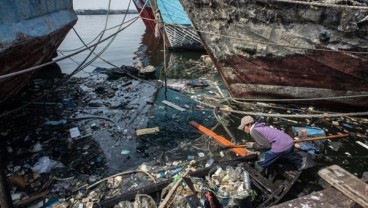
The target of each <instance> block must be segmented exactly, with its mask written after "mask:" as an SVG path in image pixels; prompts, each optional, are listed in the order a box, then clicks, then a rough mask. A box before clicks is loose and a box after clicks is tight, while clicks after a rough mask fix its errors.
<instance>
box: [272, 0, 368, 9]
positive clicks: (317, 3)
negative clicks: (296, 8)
mask: <svg viewBox="0 0 368 208" xmlns="http://www.w3.org/2000/svg"><path fill="white" fill-rule="evenodd" d="M273 1H275V2H284V3H292V4H303V5H312V6H320V7H335V8H343V9H347V8H349V9H359V10H368V7H367V6H350V5H339V4H328V3H319V2H306V1H293V0H273Z"/></svg>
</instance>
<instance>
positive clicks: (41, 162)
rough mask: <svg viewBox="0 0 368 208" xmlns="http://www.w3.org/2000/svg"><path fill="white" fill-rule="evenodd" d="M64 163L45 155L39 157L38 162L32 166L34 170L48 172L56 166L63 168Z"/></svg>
mask: <svg viewBox="0 0 368 208" xmlns="http://www.w3.org/2000/svg"><path fill="white" fill-rule="evenodd" d="M63 167H64V165H63V164H62V163H61V162H59V161H55V160H51V159H50V158H49V157H48V156H43V157H40V158H39V159H38V161H37V162H36V164H35V165H34V166H33V167H32V170H33V172H36V173H48V172H50V171H51V170H52V169H54V168H63Z"/></svg>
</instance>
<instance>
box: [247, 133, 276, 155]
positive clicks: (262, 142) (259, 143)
mask: <svg viewBox="0 0 368 208" xmlns="http://www.w3.org/2000/svg"><path fill="white" fill-rule="evenodd" d="M250 136H251V137H252V138H253V139H254V141H255V143H253V145H252V146H251V147H249V148H253V149H256V150H269V149H271V145H270V143H269V142H268V140H267V139H266V138H264V136H263V135H262V134H260V133H259V132H258V131H257V130H256V129H252V130H251V131H250Z"/></svg>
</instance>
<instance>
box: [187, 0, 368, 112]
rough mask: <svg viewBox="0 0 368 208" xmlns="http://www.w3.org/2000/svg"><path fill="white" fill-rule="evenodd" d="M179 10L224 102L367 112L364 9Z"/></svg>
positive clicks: (223, 5) (262, 6)
mask: <svg viewBox="0 0 368 208" xmlns="http://www.w3.org/2000/svg"><path fill="white" fill-rule="evenodd" d="M181 2H182V4H183V6H184V8H185V9H186V11H187V13H188V15H189V17H190V19H191V21H192V23H193V25H194V27H195V28H196V30H197V31H198V33H199V36H200V37H201V40H202V42H203V43H204V45H205V48H206V50H207V52H208V54H209V55H210V57H211V58H212V60H213V61H214V63H215V65H216V68H217V69H218V71H219V72H220V74H221V76H222V78H223V80H224V82H225V84H226V86H227V88H228V89H229V91H230V93H231V95H232V97H234V98H242V99H244V98H246V99H250V100H255V101H263V100H265V99H274V101H285V99H295V98H297V99H299V101H298V102H299V103H300V102H302V103H303V104H306V103H311V104H317V105H331V104H332V105H336V104H337V105H341V106H346V105H350V106H361V107H367V106H368V96H367V95H368V82H367V81H368V5H367V3H366V2H365V3H364V2H363V1H355V2H354V4H343V3H342V4H331V3H330V2H327V1H326V2H321V1H315V2H305V1H286V0H285V1H284V0H276V1H272V2H270V1H263V0H251V1H230V0H225V1H222V0H221V1H220V0H197V1H190V0H181ZM314 98H318V99H321V98H326V99H324V100H318V99H314ZM303 99H304V100H303ZM288 102H293V101H288Z"/></svg>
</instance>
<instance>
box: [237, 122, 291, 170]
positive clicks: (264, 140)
mask: <svg viewBox="0 0 368 208" xmlns="http://www.w3.org/2000/svg"><path fill="white" fill-rule="evenodd" d="M238 129H239V130H242V131H244V132H245V133H247V134H250V136H251V137H252V139H254V141H255V142H247V147H248V148H253V149H256V150H259V151H266V152H265V154H264V157H263V158H261V159H260V160H259V161H258V162H257V163H256V167H257V166H259V167H258V168H259V169H261V170H262V169H264V168H267V167H269V166H270V165H271V164H272V163H273V162H275V161H276V160H277V159H278V158H280V157H282V156H283V155H286V154H288V153H290V152H292V151H293V149H294V142H293V139H292V138H291V137H290V136H289V135H287V134H286V133H284V132H282V131H280V130H278V129H275V128H271V127H269V126H266V125H265V124H264V123H257V122H255V123H254V119H253V118H252V117H251V116H244V117H243V118H242V119H241V123H240V126H239V127H238Z"/></svg>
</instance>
